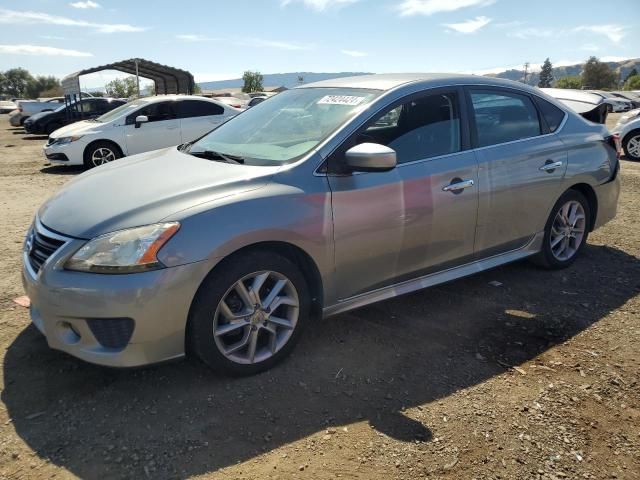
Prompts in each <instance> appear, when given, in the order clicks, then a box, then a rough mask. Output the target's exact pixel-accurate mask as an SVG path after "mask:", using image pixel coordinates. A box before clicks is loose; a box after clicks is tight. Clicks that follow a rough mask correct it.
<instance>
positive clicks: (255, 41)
mask: <svg viewBox="0 0 640 480" xmlns="http://www.w3.org/2000/svg"><path fill="white" fill-rule="evenodd" d="M176 38H177V39H178V40H182V41H185V42H222V43H227V44H229V45H236V46H240V47H253V48H276V49H278V50H290V51H293V50H309V49H310V48H312V47H313V46H312V45H308V44H302V43H294V42H282V41H278V40H267V39H264V38H251V37H249V38H214V37H207V36H206V35H200V34H197V33H189V34H180V35H176Z"/></svg>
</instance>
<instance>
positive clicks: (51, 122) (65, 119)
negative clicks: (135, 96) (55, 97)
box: [24, 98, 126, 135]
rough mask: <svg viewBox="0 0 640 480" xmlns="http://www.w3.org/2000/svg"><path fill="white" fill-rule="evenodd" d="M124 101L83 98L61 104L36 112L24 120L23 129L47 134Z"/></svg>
mask: <svg viewBox="0 0 640 480" xmlns="http://www.w3.org/2000/svg"><path fill="white" fill-rule="evenodd" d="M125 103H126V102H125V101H124V100H118V99H115V98H83V99H82V100H79V101H78V102H75V103H72V104H70V105H61V106H60V107H58V108H57V109H56V110H54V111H53V112H41V113H36V114H35V115H33V116H31V117H29V118H28V119H27V120H26V121H25V122H24V129H25V131H26V132H27V133H35V134H40V135H42V134H47V135H49V134H51V133H53V132H54V131H56V130H58V129H59V128H62V127H64V126H65V125H69V124H70V123H75V122H78V121H80V120H82V119H87V118H96V117H98V116H100V115H102V114H104V113H106V112H110V111H111V110H113V109H114V108H117V107H119V106H121V105H124V104H125Z"/></svg>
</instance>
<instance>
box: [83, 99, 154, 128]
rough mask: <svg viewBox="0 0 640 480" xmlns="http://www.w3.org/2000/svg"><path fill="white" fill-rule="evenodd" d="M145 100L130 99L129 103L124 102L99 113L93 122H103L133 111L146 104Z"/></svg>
mask: <svg viewBox="0 0 640 480" xmlns="http://www.w3.org/2000/svg"><path fill="white" fill-rule="evenodd" d="M147 103H149V102H147V101H145V100H132V101H131V102H129V103H125V104H124V105H120V106H119V107H117V108H114V109H113V110H111V111H110V112H107V113H105V114H104V115H100V116H99V117H98V118H96V119H94V121H95V122H100V123H105V122H110V121H111V120H115V119H116V118H119V117H121V116H123V115H128V114H129V113H131V112H133V111H134V110H135V109H136V108H138V107H142V106H144V105H146V104H147Z"/></svg>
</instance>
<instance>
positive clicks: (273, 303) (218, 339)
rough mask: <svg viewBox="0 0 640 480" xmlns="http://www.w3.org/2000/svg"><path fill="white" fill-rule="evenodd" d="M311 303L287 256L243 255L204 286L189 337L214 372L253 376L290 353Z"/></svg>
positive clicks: (300, 276) (301, 277)
mask: <svg viewBox="0 0 640 480" xmlns="http://www.w3.org/2000/svg"><path fill="white" fill-rule="evenodd" d="M309 306H310V295H309V292H308V289H307V283H306V281H305V278H304V275H303V274H302V273H301V272H300V269H299V268H298V267H297V266H296V265H295V264H294V263H292V262H291V261H290V260H289V259H287V258H286V257H283V256H281V255H278V254H275V253H271V252H267V251H253V252H247V253H245V254H239V255H236V256H234V257H231V258H230V259H228V260H227V261H225V262H224V264H223V265H220V266H219V267H218V268H216V269H214V270H213V272H211V274H209V276H208V277H207V278H206V279H205V280H204V282H203V283H202V285H201V286H200V288H199V290H198V293H197V294H196V297H195V300H194V303H193V305H192V308H191V312H190V316H189V325H188V339H187V340H188V341H189V344H190V347H191V350H192V351H193V352H194V353H195V354H196V355H197V356H198V357H199V358H200V359H201V360H202V361H203V362H204V363H206V364H207V365H208V366H210V367H211V368H213V369H214V370H216V371H218V372H220V373H223V374H227V375H251V374H254V373H258V372H261V371H264V370H267V369H269V368H271V367H272V366H274V365H275V364H276V363H278V362H279V361H280V360H282V359H283V358H284V357H286V356H287V355H288V354H289V353H290V352H291V350H292V349H293V347H294V345H295V343H296V342H297V341H298V338H299V336H300V334H301V332H302V330H303V328H304V326H305V324H306V322H307V321H308V318H309Z"/></svg>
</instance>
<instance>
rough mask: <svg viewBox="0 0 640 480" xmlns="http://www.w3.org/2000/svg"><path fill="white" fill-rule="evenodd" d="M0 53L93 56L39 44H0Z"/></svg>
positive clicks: (87, 53)
mask: <svg viewBox="0 0 640 480" xmlns="http://www.w3.org/2000/svg"><path fill="white" fill-rule="evenodd" d="M0 53H5V54H9V55H46V56H55V57H93V55H92V54H91V53H89V52H80V51H78V50H68V49H66V48H54V47H42V46H39V45H0Z"/></svg>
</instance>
